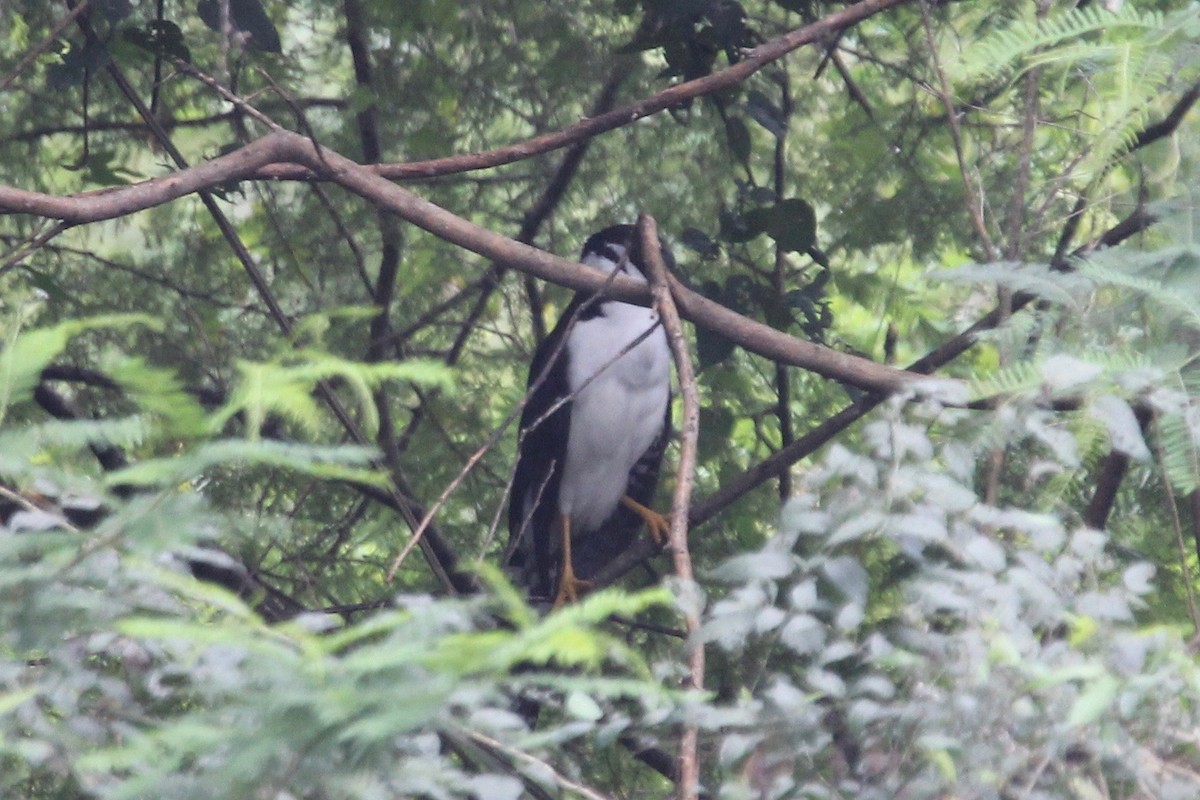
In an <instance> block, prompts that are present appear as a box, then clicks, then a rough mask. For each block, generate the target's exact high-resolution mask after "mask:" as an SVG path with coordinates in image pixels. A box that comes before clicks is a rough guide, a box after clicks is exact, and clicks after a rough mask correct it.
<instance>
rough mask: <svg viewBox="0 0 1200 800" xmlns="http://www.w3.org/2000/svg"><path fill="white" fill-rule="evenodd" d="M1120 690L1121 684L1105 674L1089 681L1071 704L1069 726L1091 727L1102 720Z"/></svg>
mask: <svg viewBox="0 0 1200 800" xmlns="http://www.w3.org/2000/svg"><path fill="white" fill-rule="evenodd" d="M1120 690H1121V682H1120V681H1119V680H1117V678H1116V677H1114V676H1112V675H1108V674H1105V675H1102V676H1100V677H1099V678H1097V679H1095V680H1092V681H1089V682H1088V683H1087V685H1086V687H1085V688H1084V690H1083V691H1082V692H1081V693H1080V694H1079V697H1077V698H1075V702H1074V703H1072V704H1071V711H1070V712H1069V713H1068V714H1067V724H1068V725H1089V724H1091V723H1093V722H1095V721H1096V720H1098V719H1100V717H1102V716H1104V714H1105V713H1106V712H1107V711H1108V709H1109V708H1111V707H1112V704H1113V703H1114V702H1115V701H1116V699H1117V694H1118V693H1119V692H1120Z"/></svg>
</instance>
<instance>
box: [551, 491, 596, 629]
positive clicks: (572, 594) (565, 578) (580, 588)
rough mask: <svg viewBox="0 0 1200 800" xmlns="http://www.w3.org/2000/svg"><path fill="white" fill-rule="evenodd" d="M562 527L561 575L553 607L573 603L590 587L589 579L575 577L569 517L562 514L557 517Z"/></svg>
mask: <svg viewBox="0 0 1200 800" xmlns="http://www.w3.org/2000/svg"><path fill="white" fill-rule="evenodd" d="M559 527H560V528H561V529H562V554H563V568H562V575H561V576H559V579H558V594H557V595H556V596H555V598H554V608H559V607H561V606H563V605H564V604H566V603H574V602H577V601H578V600H579V596H580V595H581V594H583V593H584V592H586V591H587V590H588V589H590V588H592V583H591V581H583V580H580V579H579V578H576V577H575V565H574V564H572V563H571V518H570V517H568V516H567V515H566V514H563V515H562V516H561V517H560V518H559Z"/></svg>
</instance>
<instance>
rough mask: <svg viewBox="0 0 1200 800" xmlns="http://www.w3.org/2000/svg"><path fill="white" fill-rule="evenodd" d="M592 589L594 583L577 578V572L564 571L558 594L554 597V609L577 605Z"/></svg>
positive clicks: (559, 582)
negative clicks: (569, 604)
mask: <svg viewBox="0 0 1200 800" xmlns="http://www.w3.org/2000/svg"><path fill="white" fill-rule="evenodd" d="M591 588H592V582H591V581H585V580H582V579H580V578H576V577H575V570H573V569H567V570H564V571H563V575H562V578H560V579H559V581H558V594H557V595H555V597H554V606H553V607H554V608H562V607H563V606H564V605H566V604H567V603H577V602H579V598H580V597H582V596H583V595H584V594H585V593H586V592H587V591H588V590H589V589H591Z"/></svg>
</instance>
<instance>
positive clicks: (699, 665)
mask: <svg viewBox="0 0 1200 800" xmlns="http://www.w3.org/2000/svg"><path fill="white" fill-rule="evenodd" d="M637 227H638V235H639V241H638V242H637V245H638V249H640V251H641V255H642V259H641V260H642V263H643V264H645V265H646V270H647V272H648V273H649V276H648V277H649V279H650V286H651V291H652V292H653V293H654V307H655V309H656V310H657V311H658V315H659V319H660V320H661V321H662V325H663V329H664V330H665V331H666V333H667V341H668V342H670V345H671V354H672V355H673V356H674V358H675V371H676V372H677V373H678V375H679V393H680V394H681V395H682V396H683V432H682V433H683V435H682V446H681V447H680V455H679V469H678V472H677V475H676V478H675V493H674V496H673V497H672V499H671V543H670V549H671V556H672V559H673V560H674V562H675V577H676V578H678V579H679V582H680V585H681V589H682V591H683V592H684V593H685V594H686V595H692V596H693V597H686V598H685V601H684V603H683V604H682V607H683V616H684V621H685V623H686V626H687V632H688V672H689V677H690V683H691V688H692V689H697V690H698V689H703V688H704V642H703V640H701V639H700V636H699V634H700V609H699V608H698V607H697V603H696V602H694V601H693V599H694V597H695V596H698V594H699V593H698V592H696V591H695V586H696V577H695V575H694V574H693V572H692V556H691V553H690V551H689V550H688V540H687V533H688V509H689V507H690V506H691V501H692V480H693V476H694V475H695V472H696V440H697V438H698V437H699V435H700V399H699V396H698V393H697V392H696V374H695V371H694V370H693V368H692V356H691V353H689V352H688V346H687V339H686V338H685V337H684V335H683V325H682V323H680V321H679V312H678V311H677V310H676V308H675V301H674V300H673V299H672V297H671V290H670V287H669V286H668V284H667V267H666V264H664V263H663V258H662V250H661V249H660V246H659V238H658V225H657V223H655V221H654V218H653V217H651V216H650V215H649V214H644V213H643V214H640V215H638V223H637ZM698 737H699V731H698V729H697V728H696V726H695V725H694V724H686V725H684V727H683V733H682V734H681V735H680V737H679V781H678V784H677V785H676V796H677V797H678V798H679V800H695V798H698V797H699V796H700V761H699V758H698V756H697V753H696V748H697V743H698Z"/></svg>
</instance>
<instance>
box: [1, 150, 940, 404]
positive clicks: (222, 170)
mask: <svg viewBox="0 0 1200 800" xmlns="http://www.w3.org/2000/svg"><path fill="white" fill-rule="evenodd" d="M278 161H287V162H293V163H301V164H305V165H306V166H307V167H308V168H309V169H311V170H312V171H313V172H314V173H316V174H318V175H320V176H321V177H322V178H324V179H326V180H330V181H332V182H334V183H337V184H339V185H340V186H342V187H343V188H345V189H348V190H350V191H351V192H354V193H355V194H357V195H359V196H360V197H363V198H364V199H366V200H369V201H370V202H372V203H374V204H376V205H377V206H380V207H381V208H384V209H387V210H388V211H391V212H393V213H395V214H396V215H397V216H399V217H402V218H403V219H405V220H408V221H409V222H411V223H413V224H415V225H417V226H418V227H421V228H424V229H425V230H427V231H429V232H430V233H432V234H434V235H435V236H437V237H439V238H441V239H445V240H446V241H449V242H452V243H454V244H457V245H459V246H461V247H464V248H466V249H468V250H471V251H472V252H475V253H478V254H480V255H482V256H485V257H487V258H490V259H492V260H494V261H497V262H500V263H502V264H504V265H506V266H508V267H510V268H514V269H518V270H521V271H522V272H526V273H529V274H531V275H534V276H536V277H539V278H542V279H543V280H548V281H551V282H553V283H557V284H561V285H563V286H567V287H570V288H573V289H583V290H590V291H593V292H596V291H606V292H607V294H608V295H609V296H611V297H613V298H615V299H619V300H625V301H627V302H633V303H639V304H641V305H649V303H650V297H649V290H648V289H647V287H646V286H645V285H644V284H642V283H640V282H638V281H635V280H633V279H632V278H629V277H627V276H619V277H618V278H617V280H615V281H612V282H611V283H610V282H609V281H608V279H607V276H605V275H604V274H603V273H602V272H600V271H598V270H594V269H591V268H588V267H584V266H581V265H579V264H576V263H574V262H571V261H568V260H566V259H563V258H559V257H558V256H554V255H551V254H550V253H546V252H543V251H541V250H538V249H536V248H534V247H531V246H529V245H526V244H522V243H520V242H516V241H513V240H512V239H509V238H507V237H504V236H501V235H500V234H497V233H493V232H492V231H489V230H487V229H485V228H481V227H479V226H478V225H475V224H473V223H471V222H468V221H467V220H465V219H463V218H462V217H459V216H456V215H455V214H452V213H451V212H449V211H447V210H445V209H443V208H441V207H439V206H436V205H434V204H433V203H430V202H429V201H427V200H425V199H423V198H421V197H419V196H418V195H416V194H414V193H412V192H410V191H408V190H407V189H404V188H403V187H400V186H396V185H395V184H393V183H391V182H390V181H388V180H387V179H385V178H382V177H380V176H379V175H377V174H375V173H374V172H372V171H371V170H369V169H367V168H365V167H363V166H361V165H359V164H356V163H355V162H353V161H351V160H350V159H348V158H346V157H344V156H342V155H339V154H338V153H335V152H334V151H332V150H329V149H325V148H321V149H320V150H319V151H318V150H317V148H316V146H315V145H314V144H313V143H312V141H311V140H309V139H307V138H305V137H303V136H300V135H299V134H295V133H289V132H287V131H274V132H272V133H269V134H267V135H266V136H264V137H263V138H261V139H259V140H258V141H256V142H252V143H251V144H249V145H247V146H245V147H244V148H242V149H240V150H238V151H237V152H235V153H231V154H229V155H228V156H223V157H221V158H217V159H214V160H213V161H210V162H207V163H206V164H202V165H200V166H197V167H194V168H192V169H187V170H183V171H181V172H179V173H176V174H174V175H170V176H167V177H165V178H159V179H156V180H152V181H147V182H144V183H140V184H135V185H134V186H130V187H125V188H121V189H115V190H109V191H101V192H86V193H82V194H79V195H74V196H70V197H54V196H52V195H45V194H40V193H37V192H26V191H23V190H20V189H12V188H9V187H0V211H13V212H17V213H24V214H40V215H42V216H47V217H52V218H54V219H61V220H64V221H67V222H72V223H83V222H94V221H99V220H105V219H113V218H115V217H119V216H123V215H125V214H129V213H132V212H133V211H139V210H142V209H144V208H148V207H150V206H153V205H159V204H161V203H166V202H168V201H170V200H174V199H176V198H179V197H182V196H184V195H187V194H190V193H192V192H196V191H201V190H203V189H204V188H206V187H208V186H213V185H217V184H220V183H223V182H225V181H228V180H234V179H237V178H240V177H244V176H245V175H246V174H249V173H250V172H252V171H253V170H254V169H255V168H257V167H259V166H262V165H263V164H268V163H274V162H278ZM668 281H669V283H670V286H671V293H672V295H673V296H674V298H675V303H676V305H677V306H678V307H679V311H680V315H681V316H682V317H684V318H685V319H687V320H689V321H691V322H693V323H695V324H696V325H699V326H700V327H703V328H708V329H710V330H714V331H717V332H719V333H721V334H722V335H724V336H725V337H726V338H728V339H730V340H732V341H733V342H735V343H737V344H740V345H741V346H742V347H745V348H746V349H747V350H750V351H751V352H754V353H758V354H759V355H762V356H765V357H766V358H769V359H771V360H772V361H776V362H780V363H784V364H790V365H792V366H797V367H801V368H803V369H807V370H810V371H812V372H815V373H817V374H819V375H822V376H824V377H827V378H833V379H835V380H838V381H842V382H843V383H848V384H850V385H852V386H856V387H858V388H860V389H864V390H866V391H873V392H892V391H895V390H897V389H899V388H901V387H903V386H905V385H908V384H909V383H910V382H911V381H913V380H914V379H916V378H917V376H915V375H912V374H910V373H907V372H905V371H903V370H898V369H895V368H893V367H888V366H885V365H882V364H877V363H875V362H873V361H871V360H869V359H865V358H861V357H858V356H853V355H849V354H847V353H841V352H838V351H836V350H832V349H830V348H828V347H823V346H821V345H817V344H813V343H812V342H806V341H804V340H802V339H797V338H796V337H794V336H789V335H788V334H786V333H784V332H782V331H778V330H775V329H774V328H771V327H769V326H767V325H764V324H762V323H761V322H756V321H755V320H752V319H749V318H748V317H744V316H742V315H740V314H738V313H736V312H734V311H731V310H729V309H728V308H725V307H724V306H721V305H719V304H718V303H715V302H713V301H712V300H709V299H708V298H706V297H704V296H702V295H700V294H698V293H696V292H694V291H692V290H691V289H688V288H687V287H685V286H683V285H682V284H680V283H679V282H678V281H677V280H675V279H674V278H672V277H671V276H668ZM606 285H607V288H605V287H606Z"/></svg>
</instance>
